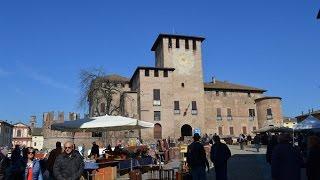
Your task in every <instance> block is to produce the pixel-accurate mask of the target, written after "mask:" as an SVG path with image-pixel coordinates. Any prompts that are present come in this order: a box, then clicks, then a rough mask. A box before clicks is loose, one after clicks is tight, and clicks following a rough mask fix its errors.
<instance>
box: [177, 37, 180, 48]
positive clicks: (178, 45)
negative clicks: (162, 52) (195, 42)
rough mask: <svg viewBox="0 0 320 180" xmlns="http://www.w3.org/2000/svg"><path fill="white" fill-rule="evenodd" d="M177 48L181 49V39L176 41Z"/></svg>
mask: <svg viewBox="0 0 320 180" xmlns="http://www.w3.org/2000/svg"><path fill="white" fill-rule="evenodd" d="M176 48H180V42H179V38H177V39H176Z"/></svg>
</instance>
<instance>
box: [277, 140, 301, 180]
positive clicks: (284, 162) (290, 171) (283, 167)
mask: <svg viewBox="0 0 320 180" xmlns="http://www.w3.org/2000/svg"><path fill="white" fill-rule="evenodd" d="M290 140H291V137H290V135H289V134H281V135H279V138H278V141H279V144H278V145H277V146H276V147H275V148H274V149H273V152H272V157H271V175H272V178H273V180H300V179H301V167H302V166H303V160H302V156H301V154H300V152H299V150H298V149H297V148H295V147H293V146H292V144H290V143H289V142H290Z"/></svg>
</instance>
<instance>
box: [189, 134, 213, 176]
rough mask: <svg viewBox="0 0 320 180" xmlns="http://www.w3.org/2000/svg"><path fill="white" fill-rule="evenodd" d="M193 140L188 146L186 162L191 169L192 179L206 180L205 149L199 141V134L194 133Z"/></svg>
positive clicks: (207, 163) (206, 163) (207, 165)
mask: <svg viewBox="0 0 320 180" xmlns="http://www.w3.org/2000/svg"><path fill="white" fill-rule="evenodd" d="M193 140H194V141H193V142H192V143H191V144H190V145H189V146H188V152H187V163H188V166H189V168H190V171H191V175H192V180H198V179H199V180H206V179H207V178H206V167H208V169H209V162H208V160H207V156H206V151H205V150H204V147H203V145H202V144H201V143H200V141H199V140H200V135H199V134H198V133H195V134H194V136H193Z"/></svg>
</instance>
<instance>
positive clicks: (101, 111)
mask: <svg viewBox="0 0 320 180" xmlns="http://www.w3.org/2000/svg"><path fill="white" fill-rule="evenodd" d="M105 112H106V105H105V104H104V103H101V104H100V113H105Z"/></svg>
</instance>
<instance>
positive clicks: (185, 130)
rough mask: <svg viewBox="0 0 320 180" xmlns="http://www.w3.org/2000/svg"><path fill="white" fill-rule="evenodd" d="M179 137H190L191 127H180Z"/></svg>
mask: <svg viewBox="0 0 320 180" xmlns="http://www.w3.org/2000/svg"><path fill="white" fill-rule="evenodd" d="M181 136H182V137H183V136H192V127H191V126H190V125H189V124H185V125H183V126H182V127H181Z"/></svg>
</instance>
